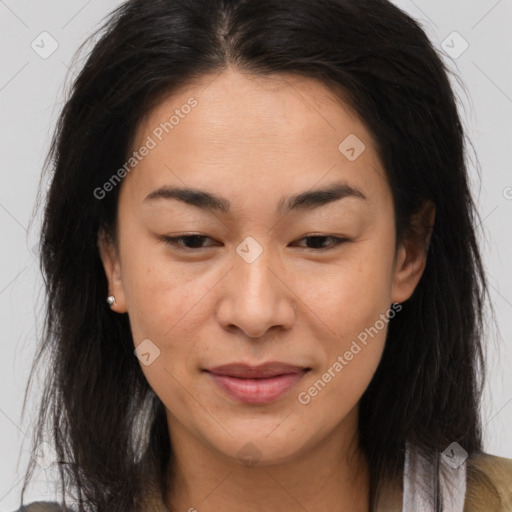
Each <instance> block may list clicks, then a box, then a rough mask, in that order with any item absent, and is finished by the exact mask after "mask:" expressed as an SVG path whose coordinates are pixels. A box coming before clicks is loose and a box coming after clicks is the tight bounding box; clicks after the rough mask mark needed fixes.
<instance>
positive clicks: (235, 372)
mask: <svg viewBox="0 0 512 512" xmlns="http://www.w3.org/2000/svg"><path fill="white" fill-rule="evenodd" d="M307 370H309V368H305V367H303V366H294V365H291V364H286V363H279V362H271V363H263V364H260V365H257V366H252V365H249V364H245V363H232V364H225V365H222V366H216V367H215V368H210V369H209V370H207V371H208V372H210V373H213V374H215V375H224V376H227V377H238V378H240V379H265V378H270V377H276V376H278V375H287V374H290V373H300V372H304V371H307Z"/></svg>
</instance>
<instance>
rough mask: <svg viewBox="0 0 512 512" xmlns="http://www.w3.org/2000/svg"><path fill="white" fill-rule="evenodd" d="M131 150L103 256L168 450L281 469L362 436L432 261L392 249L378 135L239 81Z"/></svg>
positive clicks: (413, 249)
mask: <svg viewBox="0 0 512 512" xmlns="http://www.w3.org/2000/svg"><path fill="white" fill-rule="evenodd" d="M172 116H173V117H172ZM166 123H167V124H166ZM143 148H146V149H143ZM133 149H134V151H137V156H134V157H133V158H134V160H133V161H131V163H130V162H129V164H128V166H127V167H126V169H130V170H129V171H127V172H126V177H125V178H124V179H123V181H122V183H121V185H119V186H121V190H120V196H119V205H118V219H119V224H118V232H117V236H118V247H117V249H115V248H114V246H113V245H111V244H109V243H108V242H106V241H105V240H104V239H102V238H100V240H99V246H100V250H101V255H102V260H103V263H104V267H105V271H106V275H107V278H108V281H109V292H110V293H111V294H112V295H115V298H116V303H115V304H114V305H113V306H112V309H113V310H114V311H115V312H118V313H123V312H127V313H128V316H129V320H130V325H131V329H132V333H133V338H134V344H135V347H137V348H138V351H139V352H138V355H139V358H140V360H141V368H142V370H143V372H144V375H145V376H146V378H147V380H148V382H149V384H150V386H151V387H152V389H153V390H154V391H155V393H156V394H157V395H158V396H159V397H160V399H161V400H162V402H163V403H164V404H165V406H166V408H167V410H168V421H169V430H170V434H171V440H172V441H173V442H175V441H176V440H177V439H178V440H179V439H194V440H196V442H197V443H199V444H200V445H201V446H203V447H204V448H206V449H210V450H211V451H214V452H215V453H217V454H220V455H222V456H225V457H227V458H228V459H229V460H231V459H233V461H235V460H241V461H243V459H245V460H246V461H247V459H248V458H249V459H250V458H252V459H258V462H259V463H269V464H271V463H276V462H278V461H286V460H292V459H293V458H294V457H297V456H299V455H300V454H301V453H305V452H306V451H307V450H310V449H311V448H313V447H314V446H316V445H318V444H319V443H321V442H323V441H325V440H326V439H329V438H331V437H334V436H336V435H339V433H340V431H341V430H345V431H347V430H350V429H352V430H353V429H355V426H356V423H357V405H358V402H359V400H360V398H361V396H362V394H363V392H364V391H365V389H366V388H367V386H368V384H369V382H370V380H371V378H372V376H373V374H374V373H375V370H376V368H377V366H378V364H379V361H380V358H381V355H382V351H383V348H384V343H385V338H386V332H387V326H388V321H389V319H390V318H391V317H393V316H394V315H399V314H400V313H399V312H398V311H395V310H393V309H391V305H392V303H393V302H402V301H404V300H406V299H407V298H408V297H409V296H410V295H411V294H412V292H413V290H414V288H415V286H416V284H417V282H418V280H419V278H420V276H421V273H422V271H423V268H424V264H425V260H424V251H423V250H422V248H420V247H418V246H416V245H414V244H413V243H412V242H411V243H410V245H407V244H404V245H403V246H400V247H399V250H398V251H397V252H396V253H395V227H394V209H393V201H392V195H391V190H390V188H389V185H388V183H387V180H386V175H385V171H384V169H383V167H382V165H381V163H380V161H379V157H378V155H377V153H376V151H375V145H374V141H373V140H372V137H371V136H370V133H369V132H368V130H367V129H366V128H365V125H364V124H363V123H362V122H361V121H360V120H359V119H358V117H357V116H356V115H355V114H354V113H353V111H352V110H351V109H350V108H349V106H348V105H346V104H345V103H344V102H343V101H342V100H340V98H338V97H336V96H334V95H333V93H332V92H331V91H330V90H329V89H328V88H327V87H325V86H324V85H323V84H321V83H319V82H316V81H314V80H307V79H304V78H298V77H296V76H293V75H273V76H272V77H256V76H252V75H251V76H249V75H244V74H242V73H240V72H238V71H235V70H231V69H230V70H227V71H224V72H223V73H222V74H220V75H211V76H205V77H203V79H201V80H200V81H198V82H196V83H195V84H194V85H193V86H189V87H187V88H186V90H182V91H180V92H177V93H173V94H172V95H170V96H169V97H167V98H166V99H165V100H164V101H163V102H161V103H160V104H159V105H158V106H157V107H156V108H154V109H153V110H152V111H151V112H149V113H148V115H147V117H146V118H145V119H144V121H143V122H142V123H141V124H140V126H139V127H138V132H137V137H136V140H135V144H134V148H133ZM178 189H187V190H188V193H187V190H185V191H181V192H180V191H179V190H178ZM193 190H194V191H197V192H193ZM198 191H200V192H198ZM107 193H108V192H107ZM267 363H279V364H270V365H268V364H267ZM225 365H234V366H231V367H227V368H219V367H222V366H225ZM262 365H263V366H262Z"/></svg>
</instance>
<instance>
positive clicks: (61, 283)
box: [22, 0, 488, 512]
mask: <svg viewBox="0 0 512 512" xmlns="http://www.w3.org/2000/svg"><path fill="white" fill-rule="evenodd" d="M96 35H97V36H98V41H97V42H96V44H95V46H94V48H93V49H92V52H91V53H90V55H89V57H88V59H87V61H86V62H85V65H84V66H83V68H82V70H81V72H80V73H79V75H78V76H77V77H76V79H75V81H74V83H73V86H72V90H71V92H70V95H69V98H68V100H67V102H66V104H65V106H64V108H63V110H62V113H61V116H60V118H59V120H58V125H57V129H56V131H55V134H54V138H53V140H52V144H51V148H50V152H49V155H48V159H47V165H46V166H45V168H46V169H47V168H50V171H51V172H52V176H51V186H50V188H49V191H48V194H47V197H46V204H45V210H44V221H43V226H42V240H41V269H42V272H43V275H44V279H45V285H46V292H47V309H46V316H45V328H44V332H43V336H42V339H41V343H40V345H39V347H38V351H37V354H36V359H35V361H34V368H33V373H35V367H36V365H37V364H38V363H39V362H40V360H41V359H42V356H43V355H46V356H48V358H49V360H48V361H47V363H46V364H47V365H48V368H49V370H48V373H47V380H46V383H45V387H44V390H43V397H42V400H41V406H40V410H39V417H38V425H37V429H36V430H37V431H36V433H35V436H34V447H35V446H37V445H38V443H39V442H41V440H42V436H43V432H44V431H45V430H49V431H50V432H51V435H52V444H53V445H54V447H55V450H56V452H57V454H58V460H59V474H60V477H61V481H62V492H63V493H64V491H66V492H70V491H73V492H74V493H75V494H76V499H77V502H78V505H79V510H80V511H84V510H87V511H104V510H109V511H123V512H126V511H129V510H134V509H136V507H137V505H138V504H139V503H141V498H142V496H143V495H144V492H145V489H146V482H145V481H144V478H145V476H144V475H146V469H144V468H143V465H142V462H141V461H142V460H150V461H152V462H153V463H154V465H155V466H156V467H157V468H158V473H157V476H156V478H157V484H158V486H160V488H161V489H162V492H164V490H165V485H166V481H165V478H164V474H165V471H166V468H167V465H168V463H169V460H170V459H171V457H172V450H171V445H170V440H169V435H168V430H167V422H166V414H165V407H164V405H163V404H162V402H161V401H160V400H159V399H158V397H156V396H155V394H154V393H153V392H152V390H151V388H150V387H149V384H148V383H147V381H146V379H145V377H144V375H143V373H142V371H141V368H140V364H139V362H138V360H137V358H136V357H135V356H134V354H133V348H134V346H133V340H132V335H131V331H130V327H129V323H128V317H127V315H126V314H122V315H120V314H113V313H112V312H111V311H110V310H109V308H108V307H107V306H106V303H105V297H106V296H107V291H108V290H107V281H106V277H105V273H104V270H103V267H102V264H101V261H100V257H99V253H98V248H97V236H98V232H99V230H100V229H101V230H104V231H105V232H106V233H108V234H110V235H111V236H112V237H113V238H114V239H115V232H116V229H115V228H116V212H117V198H118V192H119V187H114V189H113V190H112V191H111V192H109V193H108V194H107V195H106V197H104V198H103V199H101V200H99V199H98V198H97V197H95V195H94V194H93V191H94V190H95V189H97V187H101V186H102V185H103V184H104V183H105V182H107V181H108V180H109V178H110V177H111V176H112V175H113V173H115V171H116V170H117V169H119V168H120V167H122V165H123V163H124V162H125V161H126V160H127V157H128V156H129V154H130V152H131V150H132V149H133V148H132V147H131V145H132V143H133V140H134V134H135V131H136V129H137V127H138V124H139V122H140V120H141V119H142V116H144V115H145V114H146V113H147V112H148V111H149V110H150V109H151V108H152V107H153V106H155V105H156V104H157V102H158V101H159V100H160V99H162V98H163V97H164V96H165V95H168V94H171V93H172V92H173V91H176V90H177V89H178V88H183V87H186V86H187V84H190V83H192V82H193V81H194V79H196V78H198V77H201V76H202V75H204V74H206V73H215V72H219V73H220V72H222V70H223V69H225V68H226V66H228V65H230V66H234V67H236V68H237V69H240V70H243V71H244V72H249V73H253V74H260V75H263V74H271V73H282V72H292V73H295V74H297V75H303V76H307V77H311V78H315V79H317V80H319V81H320V82H322V83H323V84H325V85H326V86H327V87H329V88H330V89H331V90H332V91H335V92H336V93H337V94H339V97H340V98H343V99H344V100H345V101H348V102H349V103H350V104H351V106H352V107H353V108H354V109H355V110H356V111H357V113H358V114H359V116H360V117H361V119H362V120H363V121H364V122H365V124H366V126H367V128H368V129H369V130H370V132H371V133H372V135H373V136H374V139H375V141H376V143H377V150H378V153H379V155H380V158H381V161H382V163H383V165H384V167H385V170H386V173H387V178H388V181H389V184H390V186H391V190H392V194H393V201H394V207H395V216H396V217H395V221H396V233H397V241H402V240H404V239H405V237H406V236H409V235H410V234H411V232H412V226H411V219H412V217H413V215H414V214H415V213H416V212H417V211H418V210H419V209H420V207H421V206H422V205H423V204H424V203H425V201H431V202H432V203H433V204H434V205H435V207H436V219H435V227H434V230H433V234H432V238H431V241H430V246H429V248H428V254H427V256H428V257H427V264H426V268H425V271H424V274H423V276H422V278H421V280H420V282H419V284H418V286H417V288H416V290H415V292H414V294H413V295H412V296H411V298H410V299H409V300H407V301H406V302H405V303H403V304H402V308H403V309H402V311H401V312H400V313H399V314H397V315H396V316H395V318H393V319H392V320H391V321H390V323H389V330H388V336H387V342H386V346H385V350H384V353H383V356H382V360H381V363H380V365H379V367H378V369H377V372H376V374H375V375H374V378H373V380H372V382H371V383H370V385H369V387H368V389H367V390H366V391H365V393H364V395H363V397H362V399H361V401H360V423H359V435H360V442H361V446H362V449H363V450H364V453H365V454H366V456H367V459H368V463H369V467H370V476H371V493H370V494H371V503H372V504H374V502H375V497H376V493H377V490H378V488H379V482H381V481H382V479H383V477H385V476H397V475H400V474H401V472H402V471H403V465H404V447H405V443H406V441H410V442H412V443H414V444H415V445H417V446H418V447H419V448H420V449H421V450H423V451H424V454H425V455H426V456H427V457H429V458H432V457H433V456H434V455H435V454H439V452H442V451H443V450H444V449H445V448H446V447H447V446H448V445H450V444H451V443H452V442H454V441H455V442H457V443H459V444H460V445H461V446H462V447H463V448H464V449H465V450H466V451H467V452H468V453H469V454H474V453H477V452H481V450H482V445H481V443H482V440H481V425H480V419H479V401H480V395H481V391H482V385H483V371H484V357H483V356H484V354H483V350H482V343H481V339H482V333H483V321H482V318H483V313H484V306H485V304H486V302H487V300H486V299H487V298H488V290H487V284H486V279H485V275H484V270H483V267H482V261H481V257H480V253H479V247H478V243H477V236H476V229H477V226H478V222H477V221H478V214H477V212H476V208H475V205H474V202H473V200H472V197H471V193H470V190H469V185H468V172H467V166H466V165H467V164H466V142H465V136H464V130H463V127H462V125H461V121H460V118H459V114H458V111H457V106H456V98H455V97H454V93H453V91H452V88H451V86H450V81H449V76H450V72H449V71H448V69H447V68H446V66H445V64H444V63H443V60H442V59H441V57H440V55H438V53H437V51H436V49H435V48H433V46H432V45H431V43H430V42H429V40H428V38H427V36H426V34H425V33H424V31H423V30H422V28H421V27H420V25H419V24H418V23H417V22H416V21H414V20H413V19H411V17H409V16H408V15H407V14H405V13H404V12H402V11H401V10H400V9H398V8H397V7H395V6H394V5H393V4H391V3H390V2H388V1H386V0H293V1H292V0H290V1H278V0H153V1H147V0H130V1H128V2H126V3H124V4H122V5H121V6H120V7H119V8H118V9H116V10H115V11H114V12H113V13H112V14H111V16H110V17H109V18H108V20H107V21H106V23H105V24H104V26H103V27H102V28H101V29H100V31H99V32H98V33H97V34H96ZM30 380H31V379H30ZM28 387H30V381H29V384H28V386H27V390H28ZM25 401H26V395H25ZM24 409H25V407H24ZM141 411H145V412H144V413H141ZM48 426H49V428H48ZM144 443H146V444H144ZM142 454H144V457H142ZM433 454H434V455H433ZM33 469H34V461H32V460H31V462H30V464H29V466H28V468H27V474H26V476H25V482H24V485H23V489H22V500H23V495H24V493H25V489H26V487H27V484H28V482H29V480H30V479H31V475H32V472H33ZM373 506H374V505H372V507H373Z"/></svg>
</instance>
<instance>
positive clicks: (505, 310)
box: [0, 0, 512, 511]
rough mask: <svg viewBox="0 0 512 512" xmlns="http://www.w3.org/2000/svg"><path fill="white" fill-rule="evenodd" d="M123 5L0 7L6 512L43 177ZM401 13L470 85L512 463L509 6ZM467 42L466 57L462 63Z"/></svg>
mask: <svg viewBox="0 0 512 512" xmlns="http://www.w3.org/2000/svg"><path fill="white" fill-rule="evenodd" d="M148 1H149V0H148ZM119 3H120V2H118V1H114V0H112V1H106V0H89V1H86V0H72V1H71V0H68V1H66V2H63V1H60V2H58V1H56V0H51V1H45V2H41V1H39V0H33V1H28V0H0V39H1V49H0V52H1V55H0V66H1V67H0V112H1V117H0V119H1V122H0V148H1V149H0V155H1V167H0V172H1V176H0V229H1V251H0V258H1V259H0V328H1V332H0V335H1V336H0V348H1V355H0V511H8V510H13V509H15V508H17V507H18V505H19V490H20V488H21V477H22V471H23V469H24V467H25V464H26V461H27V460H28V457H29V456H30V453H29V448H30V444H29V441H30V436H31V435H32V430H31V421H32V420H33V419H34V413H35V406H36V404H37V402H38V400H39V396H38V395H37V396H33V399H32V400H31V402H30V403H31V406H30V407H29V417H28V418H27V417H26V418H25V421H23V422H22V421H21V416H20V412H21V403H22V399H23V392H24V389H25V384H26V381H27V378H28V374H29V369H30V363H31V360H32V356H33V354H34V346H35V332H36V330H37V329H39V327H40V326H41V320H40V319H41V315H40V309H41V304H42V298H43V294H42V293H41V290H42V281H41V278H40V275H39V269H38V262H37V259H36V258H37V252H36V251H33V250H32V249H33V248H34V245H35V244H36V242H37V240H38V227H39V222H38V221H36V223H35V224H34V225H33V227H31V229H30V230H29V229H28V227H29V220H30V218H31V214H32V211H33V206H34V200H35V197H36V191H37V188H38V185H39V177H40V172H41V168H42V165H43V161H44V158H45V155H46V151H47V150H48V145H49V142H50V135H51V132H52V130H53V127H54V123H55V121H56V116H57V114H58V112H59V110H60V108H61V107H62V105H63V98H64V96H63V94H64V92H65V91H64V85H65V84H69V81H70V78H71V77H70V76H66V75H67V74H68V75H69V74H71V76H72V74H73V73H74V72H76V69H77V67H76V66H79V65H80V62H78V63H76V64H73V63H72V57H73V54H74V53H75V51H76V50H77V48H78V46H79V44H80V43H82V42H83V41H84V40H85V38H86V37H87V36H88V35H89V34H91V33H92V32H93V30H94V29H95V28H97V27H98V25H99V23H100V22H101V20H102V19H103V17H104V16H105V15H106V14H107V13H108V12H110V11H111V10H112V9H113V8H115V7H116V6H117V5H119ZM395 3H396V4H397V5H398V6H399V7H401V8H403V9H404V10H405V11H406V12H408V13H409V14H411V15H412V16H413V17H415V18H416V19H418V20H420V21H421V22H422V24H423V27H424V29H425V30H426V31H427V33H428V35H429V37H430V38H431V40H432V41H433V43H434V44H435V45H436V46H437V47H439V48H440V49H441V50H442V49H443V48H444V50H445V51H446V52H447V53H449V54H450V55H451V57H448V56H447V57H446V61H447V62H449V63H450V66H451V68H452V69H454V70H455V71H456V73H457V74H458V75H459V76H460V77H461V79H462V81H463V83H464V84H465V86H464V89H460V87H459V85H458V84H457V83H456V82H454V85H455V87H456V89H457V92H458V94H459V96H460V98H461V109H462V113H463V116H464V119H465V124H466V127H467V130H468V133H469V136H470V138H471V140H472V142H473V144H474V146H475V149H476V154H477V156H478V159H479V161H480V165H481V169H482V180H481V183H480V182H479V179H478V175H477V172H476V170H475V169H476V168H475V166H474V165H472V166H471V174H472V182H473V189H474V193H475V197H476V200H477V204H478V209H479V212H480V215H481V217H482V219H483V228H484V230H485V240H484V245H483V249H484V258H485V262H486V267H487V270H488V275H489V279H490V284H491V292H492V298H493V303H494V307H495V310H496V314H497V321H498V328H499V331H498V332H497V331H496V330H494V329H490V330H489V331H488V347H489V348H488V353H489V364H488V372H489V378H488V383H487V387H486V395H485V399H484V401H483V407H482V417H483V420H484V424H485V449H486V451H487V452H489V453H492V454H495V455H500V456H504V457H509V458H512V437H511V435H510V432H511V431H512V372H511V368H512V365H511V361H512V341H511V338H512V269H511V266H510V264H509V262H510V261H511V260H512V231H511V220H512V173H511V170H510V168H511V162H510V148H511V144H512V138H511V135H512V133H511V132H512V74H511V68H512V66H511V59H512V57H511V56H512V38H511V37H510V27H511V26H512V0H499V1H497V0H478V1H472V2H468V1H467V0H415V1H412V0H397V1H395ZM42 32H48V33H49V34H51V36H52V37H53V38H54V39H55V40H56V41H57V43H58V48H57V49H56V50H55V51H54V53H52V54H51V55H50V56H49V57H47V58H45V59H43V58H42V57H41V56H40V55H38V53H36V51H34V50H33V49H32V47H31V44H32V42H33V41H35V43H34V45H35V44H38V45H39V50H38V51H39V52H40V53H41V52H43V51H48V50H49V49H51V46H50V43H51V41H50V39H48V36H40V34H41V33H42ZM453 32H457V33H458V34H453ZM41 38H44V43H42V42H41ZM443 41H445V42H444V43H443ZM465 42H467V44H468V45H469V46H468V48H467V49H466V50H465V51H464V52H463V53H462V54H461V55H458V54H459V53H461V52H462V50H464V48H465V46H466V43H465ZM43 44H44V48H42V46H43ZM68 70H69V71H68ZM73 70H75V71H73ZM473 160H474V158H473ZM34 252H35V253H34ZM38 318H39V320H38ZM36 382H37V381H36ZM34 389H35V390H36V391H37V389H38V387H37V385H36V386H35V388H34ZM20 453H21V458H19V456H20ZM54 476H55V475H54V473H52V472H51V470H50V469H48V470H41V471H40V472H39V473H38V474H37V476H36V478H35V481H36V482H37V485H34V486H33V490H32V491H31V493H29V494H28V499H29V501H30V500H32V499H34V500H35V499H46V498H51V496H52V494H53V491H52V485H51V482H52V481H53V480H52V479H53V478H54Z"/></svg>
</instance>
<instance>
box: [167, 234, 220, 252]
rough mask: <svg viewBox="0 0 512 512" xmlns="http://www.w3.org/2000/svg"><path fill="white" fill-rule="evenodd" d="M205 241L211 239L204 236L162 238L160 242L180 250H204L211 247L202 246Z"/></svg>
mask: <svg viewBox="0 0 512 512" xmlns="http://www.w3.org/2000/svg"><path fill="white" fill-rule="evenodd" d="M206 239H210V240H211V238H210V237H209V236H205V235H180V236H174V237H170V236H164V237H162V240H163V241H164V242H165V243H166V244H169V245H173V246H177V247H178V248H180V249H185V250H186V249H191V250H194V249H204V248H206V247H211V245H203V242H204V241H205V240H206Z"/></svg>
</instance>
